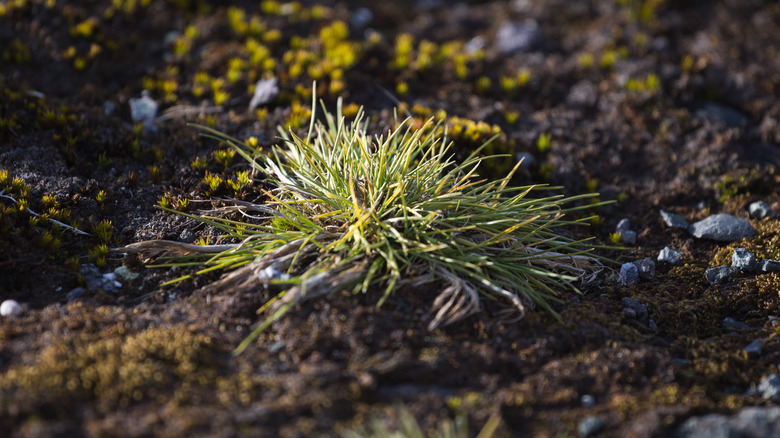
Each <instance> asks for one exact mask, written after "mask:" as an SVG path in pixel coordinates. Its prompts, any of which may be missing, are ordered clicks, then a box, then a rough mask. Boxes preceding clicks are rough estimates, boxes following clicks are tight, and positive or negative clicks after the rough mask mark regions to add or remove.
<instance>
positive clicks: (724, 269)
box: [704, 266, 735, 285]
mask: <svg viewBox="0 0 780 438" xmlns="http://www.w3.org/2000/svg"><path fill="white" fill-rule="evenodd" d="M734 273H735V271H734V270H733V269H731V266H718V267H715V268H709V269H707V270H706V271H705V272H704V277H705V278H706V279H707V283H709V284H712V285H715V284H723V283H728V282H729V281H730V280H731V278H732V277H733V276H734Z"/></svg>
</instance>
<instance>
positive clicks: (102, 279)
mask: <svg viewBox="0 0 780 438" xmlns="http://www.w3.org/2000/svg"><path fill="white" fill-rule="evenodd" d="M79 271H80V272H81V275H82V276H83V277H84V282H85V283H86V284H87V288H89V289H99V290H103V291H105V292H119V288H121V287H122V283H120V282H119V281H117V280H116V278H117V275H116V274H114V273H113V272H109V273H107V274H101V273H100V269H99V268H98V267H97V266H95V265H94V264H92V263H84V264H83V265H81V268H80V269H79Z"/></svg>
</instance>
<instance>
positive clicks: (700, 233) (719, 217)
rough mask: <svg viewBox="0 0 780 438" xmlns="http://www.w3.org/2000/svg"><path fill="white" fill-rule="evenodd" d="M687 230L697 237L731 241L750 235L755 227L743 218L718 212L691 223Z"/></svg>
mask: <svg viewBox="0 0 780 438" xmlns="http://www.w3.org/2000/svg"><path fill="white" fill-rule="evenodd" d="M688 232H689V233H691V235H693V237H696V238H698V239H710V240H716V241H719V242H733V241H735V240H740V239H744V238H746V237H752V236H753V233H754V232H755V229H754V228H753V226H752V225H750V222H748V221H746V220H745V219H740V218H738V217H734V216H732V215H730V214H726V213H720V214H715V215H712V216H710V217H708V218H706V219H702V220H700V221H698V222H696V223H694V224H691V226H690V227H688Z"/></svg>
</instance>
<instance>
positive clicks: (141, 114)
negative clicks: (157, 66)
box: [129, 90, 159, 134]
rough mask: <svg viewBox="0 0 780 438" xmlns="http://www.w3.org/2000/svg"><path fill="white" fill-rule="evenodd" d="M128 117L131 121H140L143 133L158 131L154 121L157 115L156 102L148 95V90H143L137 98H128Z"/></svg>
mask: <svg viewBox="0 0 780 438" xmlns="http://www.w3.org/2000/svg"><path fill="white" fill-rule="evenodd" d="M129 103H130V118H131V119H133V123H141V124H143V126H144V133H147V134H156V133H157V132H158V131H159V128H158V127H157V124H156V123H155V120H156V117H157V108H158V105H157V102H156V101H155V100H154V99H152V98H151V97H149V91H148V90H144V91H143V92H142V93H141V97H140V98H138V99H130V101H129Z"/></svg>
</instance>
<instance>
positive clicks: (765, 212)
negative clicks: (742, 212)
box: [748, 201, 777, 219]
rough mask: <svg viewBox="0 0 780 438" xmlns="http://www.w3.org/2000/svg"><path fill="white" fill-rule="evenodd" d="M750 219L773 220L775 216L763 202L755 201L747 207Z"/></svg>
mask: <svg viewBox="0 0 780 438" xmlns="http://www.w3.org/2000/svg"><path fill="white" fill-rule="evenodd" d="M748 213H750V218H751V219H763V218H765V217H768V218H774V217H776V216H777V213H775V211H774V210H772V208H771V207H769V204H767V203H766V202H764V201H756V202H754V203H752V204H750V206H749V207H748Z"/></svg>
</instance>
